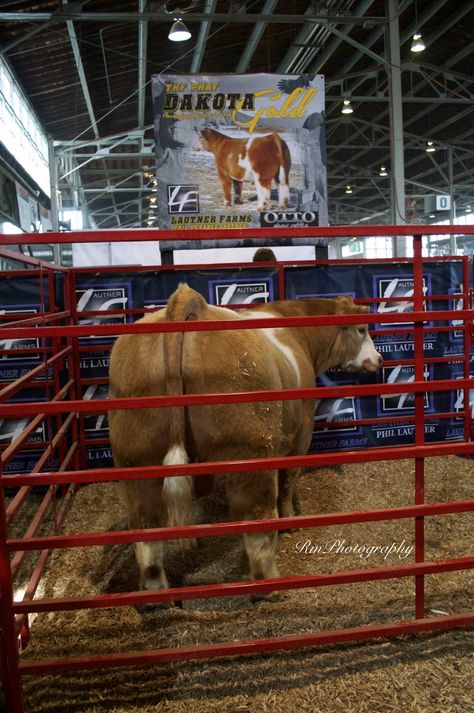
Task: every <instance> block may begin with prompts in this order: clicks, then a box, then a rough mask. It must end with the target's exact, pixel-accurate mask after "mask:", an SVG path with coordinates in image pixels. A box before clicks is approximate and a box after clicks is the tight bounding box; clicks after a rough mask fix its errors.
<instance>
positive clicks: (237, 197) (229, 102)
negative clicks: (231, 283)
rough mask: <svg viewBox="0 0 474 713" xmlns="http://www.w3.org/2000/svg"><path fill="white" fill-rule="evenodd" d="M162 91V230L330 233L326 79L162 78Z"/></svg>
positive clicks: (157, 84)
mask: <svg viewBox="0 0 474 713" xmlns="http://www.w3.org/2000/svg"><path fill="white" fill-rule="evenodd" d="M152 91H153V107H154V109H153V111H154V121H155V145H156V161H157V173H156V180H157V206H156V211H157V215H156V220H157V224H158V226H159V227H160V228H168V229H173V230H184V229H187V228H195V229H196V228H197V229H202V230H206V229H211V228H214V229H215V228H220V229H225V228H239V229H241V228H256V227H268V228H275V227H281V228H287V227H298V226H318V225H327V185H326V183H327V180H326V151H325V137H324V78H323V76H322V75H309V74H308V75H287V74H279V75H278V74H245V75H239V74H232V75H222V76H217V75H211V76H209V75H206V76H204V75H191V76H183V75H156V76H153V77H152ZM151 213H152V211H151ZM191 242H192V241H191ZM194 242H195V243H198V241H194ZM326 242H327V241H324V240H322V239H314V240H313V239H311V242H310V241H309V240H305V239H301V238H300V239H299V240H296V239H295V240H292V239H287V241H286V244H290V245H292V244H300V243H302V244H326ZM239 244H240V243H239V242H238V241H236V242H235V243H234V241H232V244H231V243H229V242H228V241H225V246H226V247H233V246H235V245H239ZM279 244H280V243H279ZM165 246H166V247H175V248H177V247H181V248H182V247H183V244H182V243H177V244H176V245H175V244H173V243H169V244H165ZM198 246H199V245H197V247H198ZM218 246H219V245H218V241H216V244H214V243H212V241H211V244H208V243H206V247H209V248H211V247H218ZM242 246H243V242H242ZM188 247H189V245H188Z"/></svg>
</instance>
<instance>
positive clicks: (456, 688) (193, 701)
mask: <svg viewBox="0 0 474 713" xmlns="http://www.w3.org/2000/svg"><path fill="white" fill-rule="evenodd" d="M413 469H414V465H413V461H408V460H407V461H398V462H388V461H387V462H383V463H374V464H361V465H350V466H349V465H347V466H343V467H342V468H341V469H329V468H328V469H319V470H314V471H312V472H309V471H308V472H306V473H305V474H304V475H303V476H302V477H301V480H300V484H299V499H300V506H301V512H302V513H303V514H310V513H321V512H335V511H344V510H346V511H347V510H357V509H370V508H377V507H387V506H388V507H396V506H398V505H406V504H409V503H411V502H412V499H413V482H414V473H413ZM472 483H473V479H472V462H471V461H469V460H464V459H461V458H456V457H450V458H443V459H430V460H428V461H427V467H426V501H427V502H433V501H440V500H456V499H465V498H472V496H473V485H472ZM196 510H197V511H196V516H197V518H198V519H199V521H203V522H207V521H215V520H219V519H220V520H222V519H225V517H226V514H225V511H224V509H223V507H222V505H221V500H220V498H219V494H217V495H213V496H209V497H208V498H204V499H202V500H201V501H200V502H199V504H198V506H197V509H196ZM124 525H125V510H124V506H123V504H122V501H121V498H120V494H119V492H118V488H117V486H116V485H115V484H114V483H107V484H92V485H89V486H87V487H85V488H82V489H81V490H80V491H79V492H78V493H77V494H76V495H75V496H74V503H73V506H72V508H71V511H70V513H69V515H68V517H67V521H66V524H65V527H64V531H65V532H66V533H73V532H75V533H77V532H88V531H89V532H90V531H101V530H112V529H118V528H122V527H124ZM471 533H472V515H470V514H460V515H455V516H444V517H432V518H426V543H427V549H426V558H427V559H429V560H435V559H443V558H445V557H462V556H466V555H469V554H471V551H470V547H471V542H472V534H471ZM335 541H338V543H339V544H338V545H331V543H334V542H335ZM413 541H414V525H413V523H412V522H411V521H409V520H399V521H393V522H388V523H368V524H360V525H357V524H355V525H340V526H333V527H331V528H329V527H326V528H319V529H312V530H306V531H299V532H293V533H289V534H285V535H282V536H280V540H279V552H278V565H279V569H280V572H281V574H282V575H286V574H288V575H290V574H304V573H317V572H330V571H336V570H342V569H359V568H361V567H374V566H378V565H383V564H387V565H396V564H398V563H400V562H412V561H414V555H413V552H411V553H409V554H406V556H405V557H404V559H399V556H403V555H405V553H408V550H407V548H409V547H410V546H411V545H412V544H413ZM306 542H310V543H311V546H313V547H314V548H315V549H314V550H313V553H310V552H309V546H306V545H305V544H304V543H306ZM341 543H342V544H341ZM392 543H395V544H396V546H397V547H400V551H399V552H400V554H394V553H393V552H392V553H391V554H390V555H387V556H386V551H382V552H373V551H372V552H371V554H370V555H369V556H365V557H364V556H361V555H360V552H361V551H362V550H360V551H358V552H354V551H349V550H347V548H349V547H354V546H355V545H358V546H359V547H361V548H362V547H365V548H366V549H365V550H364V553H365V554H367V551H368V550H367V548H368V547H370V546H377V545H378V546H380V547H386V546H390V545H391V544H392ZM401 547H403V548H404V549H403V551H402V550H401ZM318 548H319V549H318ZM341 548H344V549H346V550H347V551H346V552H345V553H344V552H342V551H341ZM325 549H330V550H331V551H328V552H325V551H324V550H325ZM166 568H167V572H168V576H169V579H170V583H171V584H172V585H174V586H179V585H180V584H198V583H204V582H218V581H235V580H238V579H242V578H244V577H245V576H246V573H247V565H246V561H245V557H244V554H243V550H242V544H241V538H235V537H223V538H206V539H203V540H202V541H201V542H200V544H199V547H198V548H197V550H195V551H194V552H192V553H191V554H188V555H186V557H185V558H184V560H183V557H182V555H181V554H179V553H178V551H177V550H176V549H174V548H173V546H170V547H169V548H168V553H167V557H166ZM472 579H473V577H472V573H469V572H454V573H447V574H442V575H432V576H428V577H426V602H427V614H428V615H434V614H437V613H440V612H442V613H449V614H454V613H459V612H463V611H472V609H473V601H472ZM136 588H138V570H137V567H136V564H135V560H134V556H133V552H132V548H131V546H129V545H128V546H127V545H120V546H118V545H117V546H107V547H93V548H87V549H86V548H84V549H75V550H72V549H71V550H66V551H63V552H59V551H58V552H54V553H53V554H52V556H51V558H50V560H49V564H48V568H47V571H46V573H45V576H44V578H43V581H42V584H41V590H40V594H39V595H40V596H75V595H80V594H94V593H105V592H119V591H126V590H133V589H136ZM413 590H414V582H413V578H403V579H399V580H392V581H382V582H369V583H361V584H354V585H346V586H343V587H340V588H336V587H321V588H318V589H308V590H306V589H305V590H299V591H289V592H285V593H282V594H281V595H280V599H279V601H277V602H275V603H270V602H260V603H257V604H255V603H251V602H250V600H249V599H248V598H247V597H234V598H229V599H225V598H223V599H212V600H201V601H194V602H184V603H183V608H179V607H172V608H168V609H157V608H155V609H141V610H137V609H136V608H134V607H120V608H116V609H102V610H101V609H99V610H88V611H87V610H86V611H77V612H59V613H55V614H45V615H39V616H37V617H36V618H35V619H34V621H33V622H32V627H31V642H30V644H29V646H28V648H27V649H26V651H25V652H24V654H23V656H24V658H25V660H26V659H30V658H55V657H66V656H84V655H87V654H99V653H100V654H103V653H109V652H127V651H134V650H138V649H140V648H145V649H152V648H160V647H170V646H186V645H193V644H203V643H208V642H212V643H213V642H218V641H232V640H238V639H249V638H253V637H267V636H278V635H284V634H295V633H301V632H310V631H318V630H324V629H332V628H341V627H348V626H357V625H363V624H375V623H384V622H389V621H396V620H400V619H403V618H412V617H413V613H414V596H413V595H414V592H413ZM473 648H474V647H472V631H469V630H460V631H451V632H444V633H435V634H427V635H419V636H416V637H399V638H397V639H394V640H388V641H386V640H383V641H382V640H381V641H376V642H366V643H362V644H347V645H344V646H326V647H322V648H313V649H309V650H305V651H297V652H281V653H277V654H271V655H270V654H264V655H254V656H251V657H241V658H237V659H235V658H229V659H221V660H210V661H207V662H206V661H200V662H197V663H194V662H190V663H175V664H167V665H160V666H150V667H144V668H134V667H130V668H122V669H111V670H105V671H92V672H79V673H75V674H67V675H62V676H47V677H43V678H41V679H40V678H37V677H31V678H26V679H25V681H24V690H25V700H26V703H27V704H28V710H29V711H30V712H31V713H64V712H65V711H67V712H68V713H69V712H70V713H79V712H80V713H102V712H103V711H107V712H108V713H158V712H160V713H161V712H162V711H163V712H165V711H166V713H168V712H169V713H189V711H193V713H194V712H195V713H204V712H206V713H207V711H210V712H213V711H216V712H217V711H219V713H220V712H225V713H244V712H247V711H248V712H254V711H255V713H256V712H257V711H258V712H260V711H262V712H263V713H265V712H266V711H268V712H272V713H273V712H277V713H278V712H280V711H281V713H283V712H285V713H287V712H288V713H292V712H293V711H294V712H295V713H296V711H327V712H329V713H332V712H333V711H334V713H339V711H341V713H342V711H344V713H346V712H347V711H354V712H356V713H358V712H360V713H363V712H365V711H374V710H376V711H379V712H380V713H382V712H384V711H398V710H400V709H402V708H406V709H407V710H410V711H416V712H418V713H419V712H420V711H430V712H432V711H443V712H447V713H454V712H455V711H456V712H457V711H466V710H469V709H470V707H471V705H472V674H473V672H474V666H473V659H472V649H473Z"/></svg>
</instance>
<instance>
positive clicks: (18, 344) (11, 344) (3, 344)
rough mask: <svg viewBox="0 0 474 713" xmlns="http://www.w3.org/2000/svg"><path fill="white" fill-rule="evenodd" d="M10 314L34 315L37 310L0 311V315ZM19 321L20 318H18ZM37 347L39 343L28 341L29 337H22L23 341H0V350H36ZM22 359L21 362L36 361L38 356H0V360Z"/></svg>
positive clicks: (35, 340)
mask: <svg viewBox="0 0 474 713" xmlns="http://www.w3.org/2000/svg"><path fill="white" fill-rule="evenodd" d="M10 312H12V313H14V314H18V315H21V314H24V315H27V314H36V313H37V310H36V309H16V308H15V309H0V314H9V313H10ZM18 319H19V320H20V319H21V317H18ZM38 346H39V341H38V339H30V338H29V337H28V338H27V337H24V338H23V339H0V350H3V349H11V350H13V349H37V348H38ZM15 358H18V359H23V360H25V361H26V360H28V359H37V358H38V355H37V354H33V355H31V354H21V355H19V356H18V357H15V355H14V354H2V355H0V359H2V360H3V359H15Z"/></svg>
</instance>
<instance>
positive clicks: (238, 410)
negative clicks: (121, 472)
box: [109, 306, 312, 466]
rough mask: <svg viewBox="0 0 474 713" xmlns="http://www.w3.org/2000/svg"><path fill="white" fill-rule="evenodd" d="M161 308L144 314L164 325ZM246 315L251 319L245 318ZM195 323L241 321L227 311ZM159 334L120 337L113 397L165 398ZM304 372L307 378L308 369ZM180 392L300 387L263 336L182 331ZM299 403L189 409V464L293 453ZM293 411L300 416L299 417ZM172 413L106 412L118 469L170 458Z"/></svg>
mask: <svg viewBox="0 0 474 713" xmlns="http://www.w3.org/2000/svg"><path fill="white" fill-rule="evenodd" d="M164 316H165V310H161V311H160V312H157V313H154V314H153V315H147V317H145V318H144V320H140V321H148V322H156V321H161V320H162V319H163V318H164ZM247 316H251V315H247ZM199 319H203V320H208V319H232V320H234V319H238V316H237V314H236V313H234V312H231V311H230V310H226V309H220V308H215V307H211V306H207V308H206V311H205V313H203V314H200V315H199ZM164 338H166V337H164V335H163V334H158V333H156V334H146V335H124V336H122V337H120V338H119V339H118V340H117V342H116V343H115V345H114V348H113V350H112V354H111V362H110V396H111V397H136V396H159V395H163V394H165V393H166V383H165V369H164V362H165V356H164V346H163V339H164ZM306 373H312V371H311V367H310V366H308V369H307V372H305V374H306ZM181 376H182V385H183V393H186V394H198V393H229V392H245V391H255V390H264V389H278V388H290V387H294V386H299V385H306V386H310V385H311V383H307V380H306V376H305V384H300V383H298V380H297V379H296V378H295V374H294V370H293V369H292V367H291V364H288V360H287V359H286V358H285V356H284V352H282V351H280V350H278V349H276V350H275V349H272V343H271V341H269V339H268V338H267V337H266V336H265V335H264V334H263V332H262V331H260V330H228V331H227V330H223V331H215V332H214V331H200V332H185V333H184V335H183V346H182V369H181ZM304 407H305V406H304V403H302V402H301V401H287V402H260V403H259V402H256V403H227V404H215V405H201V406H191V407H187V408H186V419H185V423H186V434H185V444H184V445H185V448H186V451H187V452H188V456H189V458H190V459H191V460H197V461H206V460H219V459H226V458H229V459H230V458H238V457H247V456H249V457H250V456H251V455H253V457H255V456H257V455H260V456H262V457H263V456H266V455H268V456H270V455H274V454H277V453H282V454H284V453H286V452H289V451H290V450H291V446H292V443H293V441H294V438H295V433H294V429H293V424H294V423H298V422H299V421H300V415H299V411H300V410H301V408H304ZM297 412H298V413H297ZM169 420H170V409H168V408H161V409H131V410H127V411H124V410H121V411H115V412H110V415H109V423H110V438H111V443H112V447H113V452H114V459H115V462H116V465H121V466H123V465H148V464H153V463H159V462H162V460H163V458H164V456H165V455H166V453H167V452H168V449H169V446H170V442H169V429H170V427H169Z"/></svg>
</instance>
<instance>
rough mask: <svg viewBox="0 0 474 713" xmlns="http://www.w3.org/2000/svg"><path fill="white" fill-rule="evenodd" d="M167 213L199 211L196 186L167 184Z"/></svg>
mask: <svg viewBox="0 0 474 713" xmlns="http://www.w3.org/2000/svg"><path fill="white" fill-rule="evenodd" d="M168 213H170V214H171V213H180V214H183V213H184V214H190V213H199V190H198V187H197V186H188V185H185V186H183V185H179V186H177V185H170V186H168Z"/></svg>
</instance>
